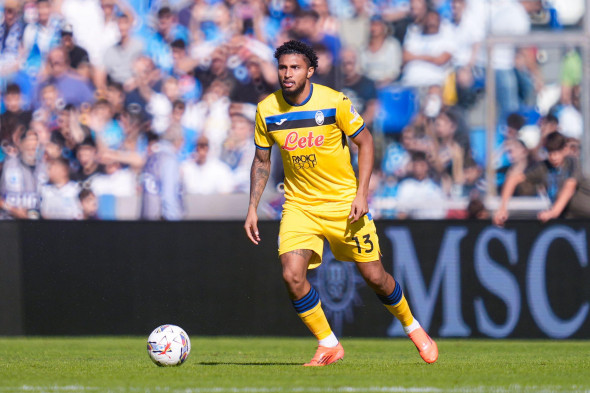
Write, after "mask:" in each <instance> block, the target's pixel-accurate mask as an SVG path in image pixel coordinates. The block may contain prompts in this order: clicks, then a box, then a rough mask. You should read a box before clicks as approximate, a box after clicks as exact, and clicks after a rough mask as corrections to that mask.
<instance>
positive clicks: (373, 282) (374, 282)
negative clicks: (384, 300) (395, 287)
mask: <svg viewBox="0 0 590 393" xmlns="http://www.w3.org/2000/svg"><path fill="white" fill-rule="evenodd" d="M363 277H364V279H365V282H366V283H367V285H368V286H369V287H371V289H373V290H374V291H378V292H381V291H383V290H385V287H386V286H387V274H386V273H385V272H383V271H379V270H371V271H369V272H366V274H365V275H364V276H363Z"/></svg>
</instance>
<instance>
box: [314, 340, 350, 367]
mask: <svg viewBox="0 0 590 393" xmlns="http://www.w3.org/2000/svg"><path fill="white" fill-rule="evenodd" d="M343 357H344V348H342V344H340V343H338V345H336V346H335V347H333V348H330V347H322V346H321V345H320V346H318V350H317V351H316V353H315V355H314V357H313V359H311V361H310V362H309V363H305V364H304V366H305V367H320V366H327V365H328V364H332V363H335V362H337V361H338V360H340V359H342V358H343Z"/></svg>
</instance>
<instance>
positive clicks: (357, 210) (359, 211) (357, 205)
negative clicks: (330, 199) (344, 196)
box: [348, 195, 369, 224]
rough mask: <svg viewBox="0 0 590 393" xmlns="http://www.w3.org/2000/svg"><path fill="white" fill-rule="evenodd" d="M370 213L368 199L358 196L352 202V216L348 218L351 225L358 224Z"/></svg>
mask: <svg viewBox="0 0 590 393" xmlns="http://www.w3.org/2000/svg"><path fill="white" fill-rule="evenodd" d="M368 212H369V204H368V203H367V198H363V197H362V196H359V195H357V196H356V197H355V198H354V201H352V205H351V206H350V214H349V215H348V218H349V219H350V223H351V224H352V223H354V222H357V221H358V220H360V219H361V217H362V216H364V215H365V214H367V213H368Z"/></svg>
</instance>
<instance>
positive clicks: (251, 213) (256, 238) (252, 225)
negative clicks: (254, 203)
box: [244, 209, 260, 245]
mask: <svg viewBox="0 0 590 393" xmlns="http://www.w3.org/2000/svg"><path fill="white" fill-rule="evenodd" d="M244 229H245V230H246V235H247V236H248V238H249V239H250V241H251V242H252V243H254V244H256V245H258V242H260V233H259V232H258V214H256V210H254V209H248V215H247V216H246V222H245V223H244Z"/></svg>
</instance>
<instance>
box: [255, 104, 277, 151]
mask: <svg viewBox="0 0 590 393" xmlns="http://www.w3.org/2000/svg"><path fill="white" fill-rule="evenodd" d="M273 143H274V141H273V140H272V138H271V137H270V135H269V133H268V129H267V128H266V121H265V120H264V118H263V117H262V115H261V114H260V108H258V109H257V110H256V127H255V130H254V144H255V145H256V148H257V149H264V150H268V149H270V147H271V146H272V145H273Z"/></svg>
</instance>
